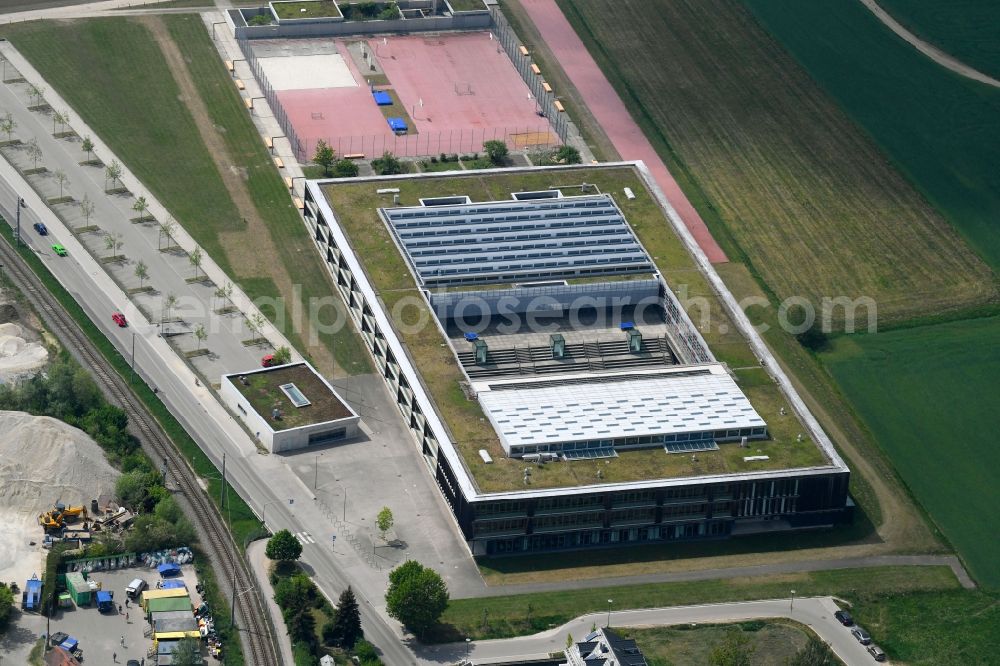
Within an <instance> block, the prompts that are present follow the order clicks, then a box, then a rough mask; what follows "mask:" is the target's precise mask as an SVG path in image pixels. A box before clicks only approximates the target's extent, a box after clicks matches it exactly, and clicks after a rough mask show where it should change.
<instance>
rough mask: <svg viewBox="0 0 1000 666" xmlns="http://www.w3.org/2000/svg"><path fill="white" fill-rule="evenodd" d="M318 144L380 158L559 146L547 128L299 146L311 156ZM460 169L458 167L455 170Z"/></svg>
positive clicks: (335, 139)
mask: <svg viewBox="0 0 1000 666" xmlns="http://www.w3.org/2000/svg"><path fill="white" fill-rule="evenodd" d="M320 140H323V141H326V143H327V144H328V145H329V146H330V147H331V148H333V150H334V152H336V153H337V155H364V156H365V157H366V158H372V157H380V156H381V155H382V154H384V153H386V152H390V153H392V154H393V155H395V156H396V157H414V158H415V157H434V156H436V155H442V154H444V155H462V156H464V155H469V154H475V153H480V154H481V153H482V152H483V144H484V143H486V142H487V141H493V140H498V141H503V142H504V143H506V144H507V146H508V147H509V148H510V149H511V150H516V151H523V152H528V153H531V152H537V151H544V150H551V149H552V148H555V147H557V146H559V145H560V144H561V143H562V142H561V141H560V140H559V137H558V136H557V135H556V133H555V132H553V131H552V128H551V127H550V126H549V125H548V124H545V125H534V126H525V127H486V128H472V129H464V130H462V129H458V130H452V131H447V130H446V131H442V132H418V133H416V134H398V135H392V134H389V133H381V134H370V135H367V136H331V137H309V138H307V139H306V140H305V141H303V142H302V147H303V150H304V151H305V154H306V155H314V154H315V151H316V143H317V142H318V141H320ZM457 168H461V167H457Z"/></svg>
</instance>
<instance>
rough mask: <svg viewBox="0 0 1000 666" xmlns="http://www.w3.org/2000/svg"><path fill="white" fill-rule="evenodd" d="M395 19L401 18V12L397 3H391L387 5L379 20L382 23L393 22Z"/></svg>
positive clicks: (379, 15) (380, 13)
mask: <svg viewBox="0 0 1000 666" xmlns="http://www.w3.org/2000/svg"><path fill="white" fill-rule="evenodd" d="M395 18H399V11H398V10H397V9H396V3H395V2H390V3H389V4H388V5H386V7H385V9H383V10H382V11H381V12H379V14H378V19H379V20H380V21H391V20H392V19H395Z"/></svg>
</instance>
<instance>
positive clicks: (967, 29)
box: [878, 0, 1000, 79]
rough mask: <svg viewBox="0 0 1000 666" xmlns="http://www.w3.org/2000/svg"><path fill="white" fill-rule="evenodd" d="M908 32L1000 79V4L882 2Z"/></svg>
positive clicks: (981, 1) (979, 1) (954, 0)
mask: <svg viewBox="0 0 1000 666" xmlns="http://www.w3.org/2000/svg"><path fill="white" fill-rule="evenodd" d="M878 4H879V5H881V7H882V9H884V10H886V11H887V12H888V13H889V14H890V15H891V16H892V18H894V19H896V20H897V21H898V22H899V23H901V24H902V25H903V26H904V27H905V28H906V29H907V30H909V31H910V32H912V33H913V34H915V35H917V36H918V37H920V38H921V39H923V40H924V41H927V42H930V43H931V44H933V45H934V46H936V47H938V48H939V49H941V50H942V51H944V52H945V53H947V54H948V55H950V56H952V57H954V58H957V59H959V60H961V61H962V62H964V63H965V64H966V65H969V66H970V67H975V68H976V69H978V70H979V71H980V72H982V73H984V74H989V75H990V76H992V77H993V78H995V79H1000V3H998V2H992V1H990V0H987V1H985V2H984V0H948V2H939V0H879V3H878Z"/></svg>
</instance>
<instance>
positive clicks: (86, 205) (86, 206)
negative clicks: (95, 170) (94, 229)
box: [80, 194, 94, 227]
mask: <svg viewBox="0 0 1000 666" xmlns="http://www.w3.org/2000/svg"><path fill="white" fill-rule="evenodd" d="M80 212H81V213H83V219H84V220H86V223H87V226H88V227H89V226H90V216H91V215H93V214H94V202H93V201H91V200H90V197H88V196H87V195H86V194H84V195H83V201H81V202H80Z"/></svg>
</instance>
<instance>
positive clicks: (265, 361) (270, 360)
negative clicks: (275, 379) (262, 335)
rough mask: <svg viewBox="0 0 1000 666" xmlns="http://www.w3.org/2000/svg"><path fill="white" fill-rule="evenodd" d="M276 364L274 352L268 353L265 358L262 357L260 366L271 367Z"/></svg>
mask: <svg viewBox="0 0 1000 666" xmlns="http://www.w3.org/2000/svg"><path fill="white" fill-rule="evenodd" d="M272 365H274V354H268V355H267V356H265V357H264V358H262V359H260V367H262V368H270V367H271V366H272Z"/></svg>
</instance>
